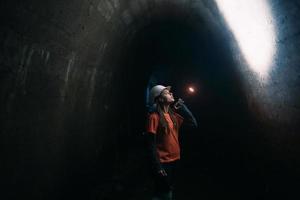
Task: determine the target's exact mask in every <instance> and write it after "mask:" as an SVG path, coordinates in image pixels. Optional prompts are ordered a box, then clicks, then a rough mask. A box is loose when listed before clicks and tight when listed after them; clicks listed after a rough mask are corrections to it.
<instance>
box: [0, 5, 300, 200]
mask: <svg viewBox="0 0 300 200" xmlns="http://www.w3.org/2000/svg"><path fill="white" fill-rule="evenodd" d="M270 6H271V9H272V12H273V15H274V16H275V17H274V24H275V25H276V31H277V35H278V37H277V40H276V44H277V49H278V50H277V51H278V52H277V54H276V57H275V58H274V70H272V72H271V74H270V81H269V82H268V83H267V84H265V83H262V82H260V80H257V79H256V77H255V74H253V73H251V71H250V70H247V69H248V66H247V63H246V62H245V61H244V60H243V59H242V58H241V57H242V54H241V52H240V50H239V48H238V45H237V42H236V41H235V39H234V36H233V34H232V33H231V31H230V29H229V28H228V27H227V24H226V22H225V20H224V19H223V18H222V16H221V14H220V13H219V11H218V9H217V7H216V5H215V4H214V3H213V1H208V0H203V1H200V0H199V1H192V0H191V1H183V0H178V1H154V0H149V1H147V0H140V1H134V0H130V1H119V0H98V1H94V0H90V1H77V0H76V1H67V0H66V1H60V2H59V1H43V2H41V1H34V0H31V1H26V2H20V1H6V2H2V3H1V18H2V26H1V33H0V42H1V47H0V48H1V50H0V52H1V54H0V63H1V64H0V94H1V96H0V116H1V123H0V124H1V138H0V141H1V165H0V166H1V194H0V195H1V199H20V198H31V199H121V198H123V199H146V198H147V197H149V195H150V193H151V179H150V177H149V175H147V172H148V171H147V162H146V160H145V157H144V154H143V147H144V146H143V142H142V141H143V138H141V132H142V131H143V128H144V120H145V114H146V108H145V91H146V88H147V86H148V84H149V80H150V79H151V77H152V78H153V77H154V78H156V80H157V81H158V82H160V83H161V84H170V85H172V86H173V90H174V94H175V95H176V97H183V98H184V99H185V100H186V103H187V104H188V105H189V106H190V108H191V110H192V111H193V113H194V115H195V116H196V118H197V119H198V122H199V127H198V128H197V129H191V128H189V127H183V129H182V138H181V139H182V162H181V166H180V168H179V170H178V182H177V185H178V187H177V189H176V196H177V198H178V199H198V198H199V199H200V198H202V199H211V198H213V199H218V198H220V197H224V196H225V197H230V198H233V199H271V198H274V197H278V196H280V197H282V198H284V199H292V198H293V197H295V195H296V189H297V184H299V177H300V175H299V173H300V172H299V154H300V152H299V147H298V144H299V135H298V133H299V132H300V131H299V130H300V128H299V125H298V123H299V116H300V113H299V106H300V105H299V102H300V101H299V90H300V80H299V74H300V71H299V70H300V68H299V58H300V57H299V55H298V51H297V50H298V46H299V45H298V44H299V42H300V36H299V31H300V29H299V27H300V26H299V17H300V16H299V9H300V7H299V4H298V3H297V1H288V2H287V1H286V2H282V1H276V0H274V1H272V2H270ZM190 82H191V83H194V84H196V85H197V86H198V88H200V91H201V92H199V94H197V95H196V96H194V97H190V96H188V95H186V93H185V91H184V89H183V88H184V87H185V86H186V85H187V84H189V83H190Z"/></svg>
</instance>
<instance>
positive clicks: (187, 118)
mask: <svg viewBox="0 0 300 200" xmlns="http://www.w3.org/2000/svg"><path fill="white" fill-rule="evenodd" d="M176 112H178V114H180V115H181V116H182V117H183V118H184V124H186V125H189V126H191V127H194V128H197V127H198V123H197V120H196V118H195V117H194V115H193V114H192V112H191V111H190V110H189V109H188V107H187V106H186V105H185V104H181V106H180V108H179V109H178V110H176Z"/></svg>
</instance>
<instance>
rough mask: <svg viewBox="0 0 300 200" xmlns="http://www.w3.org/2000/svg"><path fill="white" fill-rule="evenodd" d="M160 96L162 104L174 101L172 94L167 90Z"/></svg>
mask: <svg viewBox="0 0 300 200" xmlns="http://www.w3.org/2000/svg"><path fill="white" fill-rule="evenodd" d="M160 96H161V97H162V100H163V102H164V103H167V104H171V103H173V102H174V101H175V100H174V97H173V93H172V92H170V91H169V90H168V89H165V90H163V91H162V92H161V95H160Z"/></svg>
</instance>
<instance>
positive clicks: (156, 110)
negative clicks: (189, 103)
mask: <svg viewBox="0 0 300 200" xmlns="http://www.w3.org/2000/svg"><path fill="white" fill-rule="evenodd" d="M170 89H171V87H170V86H168V87H165V86H162V85H156V86H154V87H153V88H152V89H151V91H150V103H151V104H152V105H153V106H152V110H151V111H150V112H149V115H148V119H147V123H146V124H147V125H146V135H147V139H148V140H147V141H148V148H149V152H150V161H151V166H152V169H153V175H154V183H155V197H154V198H153V200H154V199H172V191H173V179H174V170H175V166H176V163H177V161H178V160H179V159H180V145H179V141H178V133H179V128H180V126H181V125H182V123H183V122H188V124H190V125H192V126H195V127H197V122H196V120H195V118H194V116H193V115H192V113H191V112H190V111H189V110H188V108H187V107H186V106H185V105H184V104H183V103H184V102H183V101H182V100H181V99H179V101H178V102H177V103H175V104H174V101H175V100H174V97H173V94H172V92H171V91H170ZM177 112H179V113H180V114H181V115H180V114H178V113H177Z"/></svg>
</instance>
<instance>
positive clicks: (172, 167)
mask: <svg viewBox="0 0 300 200" xmlns="http://www.w3.org/2000/svg"><path fill="white" fill-rule="evenodd" d="M177 162H178V161H173V162H169V163H161V166H162V167H163V168H164V170H165V171H166V173H167V176H162V175H158V174H156V175H155V176H154V190H155V195H156V196H158V197H160V196H162V195H165V194H166V193H170V192H172V191H173V190H174V179H175V173H176V172H175V171H176V167H177Z"/></svg>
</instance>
